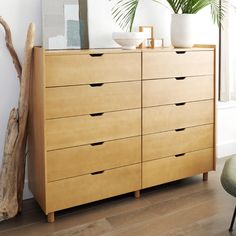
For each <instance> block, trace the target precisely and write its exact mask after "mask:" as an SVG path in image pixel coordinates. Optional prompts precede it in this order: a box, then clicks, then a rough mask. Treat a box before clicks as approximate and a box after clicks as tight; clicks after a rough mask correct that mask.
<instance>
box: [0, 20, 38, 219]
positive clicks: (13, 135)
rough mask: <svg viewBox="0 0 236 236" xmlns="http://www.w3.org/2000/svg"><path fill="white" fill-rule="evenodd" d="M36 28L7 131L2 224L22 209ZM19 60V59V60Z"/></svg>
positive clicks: (0, 183)
mask: <svg viewBox="0 0 236 236" xmlns="http://www.w3.org/2000/svg"><path fill="white" fill-rule="evenodd" d="M34 35H35V26H34V24H30V26H29V29H28V33H27V39H26V44H25V51H24V63H23V69H22V75H21V85H20V97H19V102H18V110H16V109H13V110H12V112H11V114H10V118H9V122H8V127H7V135H6V141H5V148H4V156H3V165H2V171H1V173H0V221H1V220H4V219H8V218H11V217H14V216H15V215H16V214H17V212H20V211H21V209H22V196H23V188H24V179H25V159H26V154H25V152H26V151H25V150H26V143H27V119H28V108H29V81H30V77H31V62H32V52H33V44H34ZM17 58H18V57H17Z"/></svg>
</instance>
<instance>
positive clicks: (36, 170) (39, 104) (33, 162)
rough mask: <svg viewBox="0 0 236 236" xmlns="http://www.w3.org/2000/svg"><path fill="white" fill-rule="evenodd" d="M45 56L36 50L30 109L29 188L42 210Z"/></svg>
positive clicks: (43, 187)
mask: <svg viewBox="0 0 236 236" xmlns="http://www.w3.org/2000/svg"><path fill="white" fill-rule="evenodd" d="M44 79H45V77H44V55H43V52H42V50H40V49H39V48H34V67H33V78H32V80H31V83H30V98H31V99H30V107H29V158H28V175H29V187H30V190H31V191H32V193H33V195H34V197H35V199H36V200H37V202H38V203H39V204H40V206H41V208H42V209H43V210H44V211H45V210H46V173H47V166H46V165H47V163H46V161H45V136H44V135H45V132H44V125H45V123H44V120H45V112H44V92H45V90H44V86H45V81H44Z"/></svg>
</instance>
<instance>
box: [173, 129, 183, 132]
mask: <svg viewBox="0 0 236 236" xmlns="http://www.w3.org/2000/svg"><path fill="white" fill-rule="evenodd" d="M175 131H176V132H182V131H185V128H181V129H176V130H175Z"/></svg>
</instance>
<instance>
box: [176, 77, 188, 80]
mask: <svg viewBox="0 0 236 236" xmlns="http://www.w3.org/2000/svg"><path fill="white" fill-rule="evenodd" d="M175 79H176V80H184V79H186V77H175Z"/></svg>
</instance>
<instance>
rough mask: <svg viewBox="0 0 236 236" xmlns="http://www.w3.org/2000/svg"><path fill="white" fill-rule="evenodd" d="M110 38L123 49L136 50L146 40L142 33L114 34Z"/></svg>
mask: <svg viewBox="0 0 236 236" xmlns="http://www.w3.org/2000/svg"><path fill="white" fill-rule="evenodd" d="M112 38H113V40H114V41H115V42H116V43H118V44H119V45H120V46H122V48H123V49H136V47H138V46H139V45H140V44H141V43H142V42H143V41H144V40H145V39H146V37H145V34H144V33H143V32H114V33H113V34H112Z"/></svg>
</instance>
